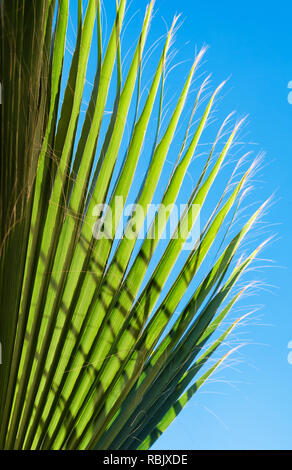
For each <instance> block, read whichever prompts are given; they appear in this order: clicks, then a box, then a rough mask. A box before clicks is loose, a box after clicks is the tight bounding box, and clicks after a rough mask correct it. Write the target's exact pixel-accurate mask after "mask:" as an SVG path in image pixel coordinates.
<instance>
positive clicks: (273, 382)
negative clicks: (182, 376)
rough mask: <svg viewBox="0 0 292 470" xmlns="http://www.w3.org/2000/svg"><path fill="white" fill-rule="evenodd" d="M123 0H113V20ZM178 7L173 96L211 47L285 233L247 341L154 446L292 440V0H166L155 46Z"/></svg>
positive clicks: (275, 229) (207, 68)
mask: <svg viewBox="0 0 292 470" xmlns="http://www.w3.org/2000/svg"><path fill="white" fill-rule="evenodd" d="M85 3H86V2H85ZM114 3H115V2H114V1H110V0H106V1H105V2H104V4H105V7H106V11H107V21H106V22H107V24H108V28H110V27H111V24H112V20H113V17H114ZM146 4H147V2H146V1H145V0H133V1H132V2H131V4H130V6H129V10H128V12H127V15H126V21H125V23H126V24H127V22H128V21H129V20H130V23H129V25H128V27H127V30H126V34H125V40H124V43H123V48H124V49H123V52H124V53H125V51H126V50H127V49H128V48H129V47H130V45H132V44H134V43H135V39H136V35H137V30H138V27H139V26H140V25H141V22H142V19H143V15H144V10H145V7H146ZM175 13H182V16H181V20H183V24H182V26H181V28H180V29H179V31H178V33H177V35H176V42H175V45H174V47H175V49H177V51H178V54H177V56H176V58H175V62H180V61H183V62H184V63H183V64H182V65H181V66H179V67H178V68H177V69H176V70H175V71H173V73H172V74H170V76H169V81H168V83H169V96H171V95H172V93H174V92H175V91H176V87H177V83H178V82H179V81H180V83H182V81H183V79H184V78H185V76H186V71H187V69H188V68H189V65H190V64H191V61H192V60H193V57H194V53H195V47H196V46H197V47H198V48H200V47H201V46H202V45H204V44H207V45H208V46H210V47H209V50H208V52H207V54H206V56H205V60H204V63H203V64H202V67H201V70H200V71H202V72H206V73H209V72H212V87H214V86H215V85H217V84H219V83H220V82H221V81H222V80H224V79H226V78H228V79H229V80H228V83H227V84H226V86H225V89H224V92H223V93H222V97H221V99H220V102H219V103H218V106H217V108H218V110H216V115H215V118H216V119H218V123H220V121H221V120H222V118H224V117H225V116H226V115H227V114H228V113H229V112H230V111H233V110H235V111H236V112H237V113H238V114H237V115H238V116H241V117H242V116H243V115H246V114H247V115H248V119H247V124H246V125H245V127H244V132H243V133H242V139H243V141H244V142H246V146H247V149H248V150H250V149H252V150H253V151H254V153H255V154H257V153H258V152H260V151H264V152H265V159H264V162H263V164H262V168H261V170H260V172H259V175H258V177H257V179H256V180H255V182H254V185H255V191H254V193H253V198H254V201H263V200H264V199H265V198H266V197H268V196H269V195H270V194H271V193H273V194H274V198H273V204H272V205H271V207H270V208H269V212H268V215H266V217H265V220H264V222H265V225H264V229H263V233H264V232H265V230H266V233H267V234H271V233H272V234H275V235H276V238H275V240H274V241H273V243H272V244H270V245H269V246H268V247H267V248H266V249H265V251H264V253H263V255H262V256H263V257H264V258H267V259H270V260H272V262H265V263H263V264H265V265H273V267H270V268H267V267H266V268H264V269H263V270H262V271H261V272H260V274H259V273H258V274H257V276H258V278H259V279H261V280H262V281H263V283H265V285H266V288H264V289H261V290H259V291H258V292H257V295H256V296H255V297H254V298H253V299H252V301H251V302H250V303H251V304H260V305H262V307H261V310H260V311H259V312H257V314H256V315H255V316H254V317H253V318H251V320H250V321H248V322H247V323H246V324H245V325H243V326H242V327H241V330H240V332H239V334H238V342H239V343H240V342H247V343H248V345H246V346H245V347H244V348H242V349H241V350H240V352H239V353H238V354H237V355H236V356H235V358H234V359H233V361H230V362H229V363H228V364H227V367H225V368H222V369H220V370H219V371H218V372H217V373H216V375H215V376H214V377H213V378H212V380H210V382H208V383H207V384H205V386H204V387H203V388H202V389H201V390H200V391H199V393H198V394H196V396H195V397H194V398H193V399H192V401H191V402H190V403H189V404H188V405H187V407H186V408H185V409H184V411H183V412H182V413H181V414H180V415H179V417H178V418H177V420H176V421H175V422H174V423H173V424H172V425H171V426H170V428H169V429H168V430H167V431H166V432H165V434H164V435H163V436H162V437H161V438H160V440H159V441H157V443H156V445H155V447H154V448H155V449H292V364H291V365H290V364H289V363H288V354H289V349H288V343H289V341H290V340H292V311H291V290H292V282H291V268H292V255H291V240H292V232H291V202H292V191H291V170H292V160H291V159H292V135H291V129H292V105H291V104H289V103H288V99H287V98H288V93H289V89H288V82H289V81H290V80H292V35H291V19H292V4H291V2H288V1H287V2H286V1H278V2H273V3H272V2H270V3H268V2H264V1H249V0H247V1H246V2H242V3H234V2H232V1H224V0H223V1H220V2H219V1H211V0H206V1H204V2H196V1H193V0H192V1H191V0H180V1H179V2H178V1H177V0H157V2H156V7H155V16H154V19H153V21H152V27H151V34H150V38H151V39H150V43H149V44H148V46H149V45H151V43H152V42H153V41H154V40H155V39H156V38H158V37H159V36H160V35H162V34H164V33H165V32H166V26H165V23H166V24H167V25H168V26H170V24H171V21H172V17H173V15H174V14H175ZM133 14H135V16H134V17H133V18H132V15H133ZM72 16H74V13H72ZM73 19H74V18H73ZM104 24H105V18H104ZM92 71H94V69H93V68H92ZM204 76H205V75H204ZM213 89H214V88H213ZM243 149H244V146H243ZM243 153H244V152H243Z"/></svg>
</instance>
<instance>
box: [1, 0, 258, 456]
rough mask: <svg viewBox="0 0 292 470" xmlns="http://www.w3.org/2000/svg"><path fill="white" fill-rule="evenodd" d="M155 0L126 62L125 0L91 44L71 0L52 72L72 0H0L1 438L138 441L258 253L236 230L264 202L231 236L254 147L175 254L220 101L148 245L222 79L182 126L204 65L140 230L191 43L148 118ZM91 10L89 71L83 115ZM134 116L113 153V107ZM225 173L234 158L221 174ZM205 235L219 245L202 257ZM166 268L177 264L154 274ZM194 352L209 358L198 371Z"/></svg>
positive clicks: (177, 403) (172, 125)
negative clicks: (243, 249)
mask: <svg viewBox="0 0 292 470" xmlns="http://www.w3.org/2000/svg"><path fill="white" fill-rule="evenodd" d="M20 3H21V8H20ZM153 7H154V1H152V2H151V3H150V5H149V6H148V8H147V11H146V14H145V17H144V22H143V25H142V29H141V33H140V35H139V37H138V38H137V44H136V48H135V51H134V54H133V57H132V59H131V64H130V66H129V69H128V71H127V74H126V76H125V77H124V78H123V77H122V65H121V64H122V55H121V54H122V48H121V32H122V28H123V20H124V15H125V11H126V1H125V0H120V2H118V3H117V5H116V8H117V11H116V19H115V22H114V25H113V27H112V31H111V33H110V37H109V40H108V42H107V45H106V47H105V48H104V50H103V45H102V39H101V38H102V28H101V24H102V22H101V4H100V1H99V0H89V1H88V4H87V8H86V11H85V12H83V5H82V1H81V0H79V2H78V16H77V34H76V44H75V49H74V52H73V56H72V60H71V66H70V70H69V75H68V78H67V79H65V78H64V77H65V73H64V59H65V44H66V37H67V34H68V32H67V29H68V19H69V14H70V12H69V0H57V1H55V0H30V1H28V0H25V1H23V2H19V0H9V1H8V0H3V2H2V4H1V45H2V47H1V84H2V105H1V110H2V118H1V206H0V210H1V244H0V250H1V271H0V282H1V284H0V288H1V311H0V333H1V346H2V351H3V364H2V365H1V367H0V422H1V424H0V446H1V448H3V449H93V448H96V449H108V448H111V449H124V450H125V449H136V448H139V449H147V448H149V447H150V446H151V445H152V444H153V442H155V440H156V439H157V438H158V437H159V436H160V435H161V433H162V432H163V431H164V430H165V429H166V428H167V426H168V425H169V424H170V423H171V422H172V421H173V419H174V418H175V416H176V415H177V414H178V413H179V412H180V410H181V409H182V408H183V406H184V405H185V404H186V403H187V402H188V401H189V399H190V398H191V397H192V396H193V394H194V393H195V392H196V391H197V390H198V389H199V387H200V386H201V385H202V384H203V383H204V382H205V381H206V380H207V378H208V377H209V376H210V375H211V373H212V372H213V371H214V370H215V369H216V368H217V367H218V366H219V365H220V364H221V362H222V361H223V360H224V358H222V359H219V360H216V362H215V365H212V364H211V362H210V358H211V356H212V355H213V353H214V352H215V351H216V350H217V349H218V348H219V347H220V345H221V344H222V343H223V342H224V340H225V338H226V337H227V335H228V334H229V333H230V332H231V330H232V329H233V327H234V326H235V324H237V323H238V321H235V322H234V323H233V324H232V326H231V327H229V328H228V329H226V330H225V331H224V333H223V334H221V336H218V335H217V337H216V332H217V331H218V327H219V326H220V325H221V323H222V322H223V320H224V319H225V317H226V315H227V314H228V312H229V311H230V310H231V308H232V307H233V305H234V303H235V302H236V301H237V300H238V299H239V298H240V296H241V294H242V291H240V293H232V292H233V290H234V287H235V286H236V284H237V282H238V279H239V277H240V276H241V275H242V273H243V272H244V271H245V270H246V268H247V267H248V265H249V264H250V263H251V262H252V261H253V259H254V258H255V256H256V254H257V253H258V249H256V250H255V251H253V252H252V253H251V254H248V255H247V256H246V258H245V259H243V260H240V262H238V263H236V260H238V250H239V247H240V245H241V242H242V240H243V239H244V237H245V236H246V235H247V233H248V232H249V231H250V230H251V228H252V227H253V225H254V224H255V222H256V220H257V219H258V217H259V216H260V214H261V213H262V212H263V210H264V208H265V206H266V203H265V204H263V205H262V206H261V207H260V208H259V209H257V210H256V211H255V213H254V214H253V215H252V216H251V217H250V218H249V220H248V221H247V222H246V223H244V224H243V225H242V226H241V227H240V228H239V229H237V234H236V235H235V236H234V237H233V239H232V240H231V241H228V234H229V229H230V226H232V225H233V221H234V218H235V215H236V213H237V210H238V207H239V203H240V202H241V200H242V199H243V195H244V194H245V188H246V185H247V182H248V180H249V178H250V175H251V174H252V171H253V170H254V166H255V165H254V163H253V164H252V165H251V166H250V167H249V168H248V169H247V170H246V171H245V172H244V174H243V176H241V178H240V179H239V181H238V182H237V183H236V184H235V185H233V186H232V184H231V182H230V181H229V182H228V181H227V182H226V184H225V186H224V187H223V189H222V191H221V193H220V194H219V195H218V194H217V197H216V200H215V203H214V204H213V209H212V211H211V215H210V216H209V218H208V217H207V218H206V220H207V222H206V224H205V226H204V227H203V228H202V229H201V231H200V233H199V235H198V237H197V240H196V243H194V244H193V247H192V249H191V250H190V252H189V254H188V257H187V259H185V260H184V261H183V262H182V263H180V256H181V254H182V253H183V251H184V247H185V244H186V240H187V238H188V237H189V235H190V234H191V233H192V231H193V229H194V226H195V224H196V223H198V221H199V219H200V218H201V220H203V218H205V213H206V214H208V207H207V206H208V205H207V204H206V200H207V198H208V197H209V194H210V193H211V192H212V190H213V188H214V184H215V181H216V182H217V180H218V174H219V172H220V170H221V168H222V166H223V164H224V162H225V161H226V158H227V157H228V154H229V152H230V149H231V147H232V145H233V144H234V141H235V139H236V135H237V132H238V129H239V127H240V125H241V122H239V123H237V124H236V125H235V126H234V128H233V130H232V131H231V132H230V133H229V136H228V138H227V141H226V143H225V144H224V146H223V147H222V148H221V150H220V151H219V152H218V151H217V146H218V145H219V144H220V140H221V138H222V135H224V133H225V132H226V125H227V122H229V117H228V118H227V119H226V121H224V123H223V125H222V126H221V128H220V130H219V132H218V134H217V137H215V139H214V144H213V145H212V147H211V150H210V153H209V155H208V157H207V159H206V161H205V163H204V165H203V168H202V169H201V170H200V171H198V174H197V181H196V184H195V187H194V189H193V190H192V192H191V194H190V195H189V198H188V200H187V204H186V206H185V209H184V211H183V213H182V214H181V216H180V218H179V219H178V220H177V223H176V226H175V227H174V232H173V234H172V236H171V237H169V242H168V244H167V246H166V247H165V248H164V250H163V251H162V252H161V253H160V255H158V251H159V250H158V249H159V247H160V240H161V238H162V236H163V234H164V232H165V230H167V228H168V227H169V224H170V222H171V210H167V211H166V210H165V208H169V207H173V205H175V204H178V201H179V198H180V191H181V188H183V187H184V186H185V185H186V174H187V172H188V171H192V170H191V166H190V165H191V163H192V161H193V157H194V155H196V153H197V151H198V146H199V145H200V142H201V138H202V135H203V132H204V130H205V128H206V125H207V123H208V120H209V117H210V114H211V112H212V110H213V106H214V102H215V100H216V97H217V95H218V94H219V92H220V90H221V88H222V86H223V84H221V85H219V86H218V87H217V88H216V89H215V91H214V93H213V94H212V95H211V97H210V98H209V101H208V103H207V105H206V107H205V109H204V111H203V112H202V114H201V117H200V119H199V121H198V124H197V127H196V130H195V131H194V132H193V135H191V133H192V129H193V120H194V117H195V116H197V114H198V108H199V104H200V102H201V98H202V96H203V93H204V90H205V86H206V83H207V80H205V81H204V82H203V84H202V85H201V87H200V88H199V91H198V92H197V95H196V98H195V100H194V105H193V109H192V112H191V116H190V118H189V120H188V123H187V126H186V129H185V133H184V135H183V138H182V142H181V150H180V151H179V153H178V156H177V160H176V164H175V166H174V169H173V171H172V174H171V175H170V177H169V180H168V183H167V186H166V188H165V190H164V192H163V194H162V196H161V199H160V204H159V205H158V207H157V211H156V213H155V215H154V218H153V220H152V223H151V224H150V225H147V230H146V235H145V236H144V238H143V239H142V242H141V243H140V237H139V234H141V230H142V229H143V228H145V224H146V221H147V217H146V215H147V211H148V208H149V205H150V204H151V202H152V201H153V200H154V197H155V194H156V191H157V189H159V188H160V187H161V184H162V182H163V179H164V177H163V171H164V168H165V163H166V161H167V156H168V154H169V152H170V149H171V146H172V144H173V142H174V141H177V140H178V139H179V138H180V137H179V135H180V133H179V132H178V130H179V126H180V125H181V123H182V121H183V120H184V118H185V116H186V115H187V110H186V101H187V99H188V97H189V95H190V89H191V86H192V83H193V77H194V75H195V73H196V70H197V67H198V64H199V63H200V60H201V58H202V56H203V55H204V53H205V49H204V48H203V49H202V50H201V51H200V53H199V54H198V55H197V56H196V58H195V60H194V62H193V64H192V66H191V68H190V71H189V74H188V76H187V78H186V81H185V83H184V85H183V86H182V88H181V91H180V94H179V98H178V100H177V102H176V104H175V106H174V109H173V110H172V114H171V115H170V118H169V120H168V122H167V124H166V127H165V130H164V132H163V130H162V126H161V122H162V114H163V103H164V84H165V76H166V74H165V70H166V66H167V61H168V57H169V50H170V47H171V44H172V41H173V37H174V33H175V30H176V25H177V17H175V18H174V21H173V24H172V26H171V28H170V30H169V33H168V34H167V36H166V39H165V43H164V45H163V47H162V50H161V55H160V58H159V59H158V61H157V64H156V66H155V67H153V75H152V80H151V83H150V86H149V90H148V94H147V97H146V99H145V100H144V101H143V102H142V99H141V96H140V95H141V93H140V92H141V82H142V80H143V73H142V70H143V67H142V66H143V57H144V49H145V44H146V40H147V36H148V32H149V28H150V23H151V17H152V13H153ZM95 25H96V30H97V64H96V71H95V79H94V84H93V88H92V93H91V97H90V101H89V104H88V106H87V109H86V112H85V117H84V120H82V119H81V104H82V99H83V95H84V90H85V86H86V76H87V68H88V61H89V57H90V51H91V46H92V41H94V40H95V39H94V29H95ZM114 86H115V92H114V95H115V96H113V97H112V96H111V95H112V93H113V88H114ZM135 96H137V98H135ZM112 98H113V99H112ZM109 102H110V103H112V112H111V118H110V120H109V122H108V123H107V121H106V119H105V115H106V112H105V109H106V106H107V103H109ZM133 118H134V124H133V128H132V131H131V133H130V138H129V142H128V144H127V148H126V152H125V155H124V158H123V159H121V158H120V156H121V154H122V152H123V151H124V140H125V135H126V132H127V124H128V123H129V122H131V120H132V119H133ZM150 134H151V135H152V137H153V138H152V149H151V151H150V152H149V154H150V160H149V164H148V165H147V166H146V170H145V176H144V179H143V180H142V183H139V185H140V186H139V188H138V187H137V186H138V183H137V182H138V180H139V179H138V175H137V172H138V169H139V168H140V166H139V165H140V164H141V161H142V160H143V158H145V156H144V153H145V150H147V149H148V141H147V142H146V139H148V135H150ZM146 143H147V145H146ZM146 147H147V148H146ZM234 174H237V173H236V170H235V171H234V173H233V174H232V177H231V180H232V181H233V178H234ZM133 188H136V189H139V191H138V192H137V196H136V200H135V206H134V207H133V210H132V212H130V215H129V216H128V220H127V223H126V227H125V229H124V231H123V232H122V234H120V233H119V227H120V224H121V221H122V220H123V216H124V210H125V209H127V203H128V202H129V201H128V200H129V198H131V197H132V196H130V195H131V194H132V193H131V191H132V190H133ZM229 189H231V191H229ZM217 191H218V189H217ZM131 202H133V201H131ZM101 212H102V214H101ZM120 235H121V236H120ZM222 235H223V238H222ZM213 246H215V247H216V246H217V255H216V257H215V260H214V261H213V263H212V266H211V268H210V267H209V269H208V270H206V267H204V266H205V260H206V258H208V259H209V257H210V256H211V254H212V253H213V251H212V250H213ZM153 263H154V264H153ZM179 264H180V269H179V270H177V266H178V265H179ZM153 265H155V268H154V269H152V268H151V266H153ZM173 273H177V274H176V276H175V278H174V280H173V281H172V283H171V285H169V279H170V278H171V276H172V275H173ZM202 273H203V274H202ZM196 280H197V284H196V287H195V288H193V287H192V286H193V285H194V281H196ZM190 289H192V291H191V292H190ZM189 294H190V295H189ZM187 295H189V300H188V301H187V302H186V301H185V302H184V299H185V298H186V296H187ZM229 296H231V299H230V300H229V301H228V300H226V299H228V297H229ZM183 302H184V304H183V306H182V310H181V313H179V314H178V309H179V308H180V306H181V305H182V303H183ZM213 335H214V336H215V339H213V342H212V341H211V337H213ZM209 342H210V343H209ZM205 346H206V347H207V349H206V351H205V352H202V348H203V347H205ZM224 357H225V356H224ZM203 366H204V367H205V368H206V371H204V372H203V374H202V376H199V372H200V370H201V368H202V367H203ZM141 411H143V416H144V415H145V416H144V418H143V419H142V418H141V416H142V415H141Z"/></svg>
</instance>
